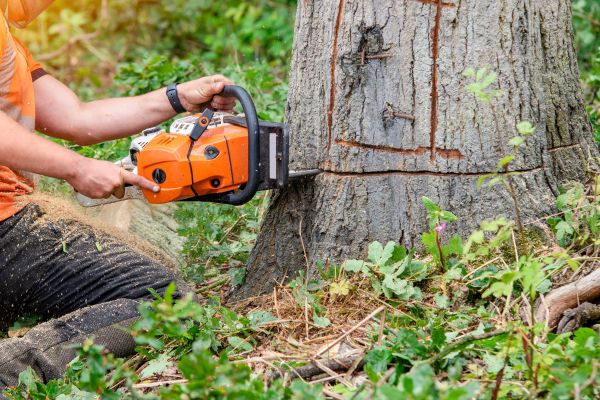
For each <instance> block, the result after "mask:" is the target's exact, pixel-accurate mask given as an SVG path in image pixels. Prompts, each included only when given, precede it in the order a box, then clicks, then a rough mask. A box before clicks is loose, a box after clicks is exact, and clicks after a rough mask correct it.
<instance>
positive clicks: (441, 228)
mask: <svg viewBox="0 0 600 400" xmlns="http://www.w3.org/2000/svg"><path fill="white" fill-rule="evenodd" d="M447 225H448V224H447V223H445V222H442V223H441V224H437V225H436V226H435V231H436V232H437V233H438V235H441V234H442V233H444V231H445V230H446V226H447Z"/></svg>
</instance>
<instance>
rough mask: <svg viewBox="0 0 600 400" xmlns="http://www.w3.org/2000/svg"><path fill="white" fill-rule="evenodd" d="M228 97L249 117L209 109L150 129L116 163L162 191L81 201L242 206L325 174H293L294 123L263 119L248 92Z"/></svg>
mask: <svg viewBox="0 0 600 400" xmlns="http://www.w3.org/2000/svg"><path fill="white" fill-rule="evenodd" d="M222 95H223V96H228V97H235V98H236V99H237V100H238V101H239V102H240V104H241V105H242V109H243V111H244V114H243V116H235V115H232V114H228V113H215V112H213V111H212V110H211V109H206V110H204V111H203V112H202V113H201V114H195V115H189V116H186V117H184V118H180V119H177V120H175V121H174V122H173V123H172V124H171V126H170V128H169V132H166V131H163V130H162V129H160V128H158V127H154V128H149V129H146V130H144V131H143V132H142V134H141V135H140V136H139V137H137V138H135V139H134V140H133V141H132V142H131V146H130V151H129V155H128V156H127V157H125V158H123V159H122V160H120V161H118V162H116V164H118V165H120V166H121V167H122V168H124V169H126V170H128V171H131V172H133V173H135V174H138V175H140V176H143V177H144V178H146V179H148V180H150V181H153V182H155V183H156V184H157V185H159V186H160V192H158V193H154V192H152V191H150V190H146V189H141V188H139V187H137V186H126V187H125V195H124V197H123V198H120V199H119V198H116V197H114V196H112V197H110V198H107V199H91V198H89V197H86V196H84V195H82V194H80V193H76V195H75V196H76V198H77V200H78V201H79V203H80V204H81V205H82V206H84V207H94V206H98V205H103V204H109V203H114V202H117V201H122V200H129V199H142V200H145V201H147V202H148V203H151V204H162V203H170V202H174V201H200V202H214V203H223V204H233V205H242V204H245V203H247V202H248V201H250V200H252V198H253V197H254V196H255V195H256V193H257V192H258V191H262V190H271V189H282V188H285V187H286V186H287V185H288V181H289V179H294V178H300V177H306V176H312V175H316V174H318V173H320V172H321V171H320V170H318V169H314V170H306V171H290V170H289V168H288V163H289V129H288V125H287V124H282V123H273V122H267V121H261V120H259V119H258V116H257V114H256V108H255V106H254V102H253V101H252V98H251V97H250V95H249V94H248V92H246V90H244V89H243V88H241V87H239V86H225V88H224V89H223V92H222Z"/></svg>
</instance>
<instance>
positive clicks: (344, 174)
mask: <svg viewBox="0 0 600 400" xmlns="http://www.w3.org/2000/svg"><path fill="white" fill-rule="evenodd" d="M544 169H545V167H544V166H539V167H535V168H527V169H520V170H515V171H508V172H504V171H503V172H499V173H498V172H496V171H494V172H435V171H424V170H421V171H405V170H389V171H372V172H340V171H329V170H324V171H323V172H322V174H323V175H335V176H339V177H342V178H359V177H370V176H386V175H404V176H419V175H423V176H441V177H446V176H448V177H461V176H464V177H480V176H484V175H490V174H498V175H507V174H529V173H537V172H541V171H543V170H544Z"/></svg>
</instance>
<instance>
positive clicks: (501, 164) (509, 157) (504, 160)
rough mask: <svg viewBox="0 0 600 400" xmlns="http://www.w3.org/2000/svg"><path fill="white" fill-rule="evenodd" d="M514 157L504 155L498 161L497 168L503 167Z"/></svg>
mask: <svg viewBox="0 0 600 400" xmlns="http://www.w3.org/2000/svg"><path fill="white" fill-rule="evenodd" d="M513 139H514V138H513ZM514 159H515V157H514V156H506V157H504V158H503V159H502V160H500V161H498V168H502V167H504V166H505V165H506V164H508V163H509V162H511V161H512V160H514Z"/></svg>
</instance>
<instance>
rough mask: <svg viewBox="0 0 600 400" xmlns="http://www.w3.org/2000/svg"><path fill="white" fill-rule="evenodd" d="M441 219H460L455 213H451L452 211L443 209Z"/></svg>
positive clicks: (446, 220) (449, 220) (451, 220)
mask: <svg viewBox="0 0 600 400" xmlns="http://www.w3.org/2000/svg"><path fill="white" fill-rule="evenodd" d="M440 219H441V220H442V221H445V222H454V221H456V220H458V217H457V216H456V215H454V214H453V213H451V212H450V211H441V212H440Z"/></svg>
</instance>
